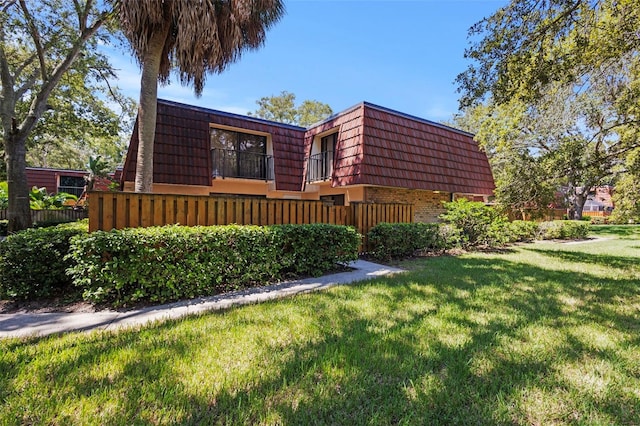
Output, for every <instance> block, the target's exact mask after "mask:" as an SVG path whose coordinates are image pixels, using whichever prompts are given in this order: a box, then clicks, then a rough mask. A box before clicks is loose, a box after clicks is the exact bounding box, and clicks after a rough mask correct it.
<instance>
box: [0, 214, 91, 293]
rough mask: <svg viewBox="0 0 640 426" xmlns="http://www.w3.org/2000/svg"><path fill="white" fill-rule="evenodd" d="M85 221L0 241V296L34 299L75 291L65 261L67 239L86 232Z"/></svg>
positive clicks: (70, 262)
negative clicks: (67, 273)
mask: <svg viewBox="0 0 640 426" xmlns="http://www.w3.org/2000/svg"><path fill="white" fill-rule="evenodd" d="M88 228H89V222H88V220H86V219H85V220H82V221H78V222H73V223H65V224H62V225H57V226H53V227H49V228H38V229H35V228H32V229H27V230H24V231H20V232H17V233H15V234H12V235H9V236H8V237H7V238H6V239H5V240H4V241H2V242H0V297H2V298H10V299H19V300H20V299H21V300H26V299H34V298H39V297H50V296H60V295H63V294H65V293H67V292H69V291H70V290H74V287H73V283H72V281H71V279H70V278H69V277H68V276H67V275H66V273H65V271H66V269H67V268H69V267H71V266H73V263H72V262H73V260H72V259H66V258H65V255H66V254H67V253H68V252H69V246H70V240H71V238H72V237H75V236H77V235H85V234H87V232H88Z"/></svg>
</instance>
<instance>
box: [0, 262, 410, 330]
mask: <svg viewBox="0 0 640 426" xmlns="http://www.w3.org/2000/svg"><path fill="white" fill-rule="evenodd" d="M349 266H350V267H352V268H353V270H352V271H348V272H341V273H338V274H332V275H326V276H323V277H318V278H306V279H303V280H297V281H288V282H283V283H280V284H274V285H270V286H266V287H259V288H252V289H248V290H243V291H237V292H233V293H227V294H223V295H218V296H211V297H202V298H199V299H192V300H187V301H182V302H175V303H170V304H167V305H159V306H151V307H148V308H144V309H139V310H131V311H122V312H118V311H101V312H92V313H43V314H35V313H33V314H30V313H17V314H0V338H7V337H25V336H45V335H49V334H54V333H63V332H67V331H88V330H115V329H118V328H122V327H130V326H135V325H142V324H146V323H148V322H151V321H159V320H164V319H169V318H179V317H183V316H185V315H189V314H194V313H199V312H205V311H211V310H217V309H225V308H228V307H231V306H236V305H246V304H250V303H258V302H262V301H265V300H270V299H277V298H281V297H286V296H290V295H293V294H299V293H306V292H310V291H315V290H320V289H324V288H329V287H332V286H335V285H341V284H349V283H352V282H355V281H361V280H366V279H371V278H377V277H380V276H383V275H387V274H392V273H397V272H402V271H403V270H402V269H398V268H393V267H389V266H384V265H379V264H377V263H372V262H367V261H364V260H358V261H356V262H353V263H352V264H350V265H349Z"/></svg>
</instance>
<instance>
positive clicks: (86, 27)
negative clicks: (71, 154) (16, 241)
mask: <svg viewBox="0 0 640 426" xmlns="http://www.w3.org/2000/svg"><path fill="white" fill-rule="evenodd" d="M0 7H1V8H2V13H1V14H0V81H1V85H0V86H1V88H2V90H1V100H2V102H1V103H0V106H1V107H0V124H1V126H2V131H1V133H2V137H3V142H4V150H5V152H4V153H5V159H6V164H7V174H8V179H7V180H8V181H9V206H8V217H9V228H10V231H17V230H20V229H24V228H26V227H28V226H30V224H31V217H30V214H29V205H28V202H29V198H28V193H29V188H28V186H27V181H26V172H25V167H26V152H27V148H32V151H37V147H38V146H39V145H43V146H47V145H48V144H50V143H53V144H57V143H58V142H59V141H65V143H67V142H72V143H74V144H76V143H77V142H79V141H88V140H93V139H94V138H98V139H100V138H107V139H110V138H113V137H115V135H117V132H118V127H119V121H118V117H117V115H115V114H113V113H112V112H111V111H110V109H109V108H108V106H107V101H105V100H104V97H105V96H106V95H108V94H109V93H117V89H116V88H115V87H113V86H109V83H108V82H107V79H108V78H110V77H113V76H114V72H113V70H112V68H111V66H110V65H109V63H108V61H107V59H106V57H105V56H104V55H102V54H100V53H99V52H98V50H97V46H98V43H109V41H110V39H109V38H108V37H107V35H106V31H104V29H105V24H106V23H108V21H109V19H110V18H111V12H112V11H111V4H110V2H102V1H99V0H79V1H74V2H68V1H61V0H48V1H39V2H26V1H20V2H18V1H9V2H4V3H3V4H2V6H0ZM80 143H84V142H80ZM49 151H50V150H49V148H44V149H43V150H42V152H49Z"/></svg>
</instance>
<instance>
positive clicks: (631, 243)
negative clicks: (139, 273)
mask: <svg viewBox="0 0 640 426" xmlns="http://www.w3.org/2000/svg"><path fill="white" fill-rule="evenodd" d="M594 234H595V235H597V236H599V237H603V238H607V239H606V240H598V241H595V242H587V243H581V244H575V243H553V242H545V243H534V244H527V245H521V246H516V247H512V248H510V249H508V250H506V251H502V252H490V253H481V252H478V253H470V254H465V255H462V256H457V257H449V256H443V257H432V258H424V259H419V260H413V261H410V262H405V263H404V264H403V265H404V266H405V267H407V268H409V269H411V271H410V272H409V273H406V274H403V275H398V276H394V277H390V278H384V279H377V280H375V281H369V282H366V283H361V284H357V285H353V286H348V287H337V288H333V289H330V290H328V291H322V292H319V293H313V294H307V295H302V296H296V297H292V298H289V299H285V300H280V301H274V302H269V303H264V304H260V305H253V306H245V307H240V308H235V309H231V310H228V311H225V312H217V313H211V314H207V315H202V316H199V317H195V318H193V317H192V318H188V319H183V320H177V321H172V322H165V323H162V324H156V325H152V326H147V327H144V328H142V329H139V330H129V331H122V332H118V333H107V332H95V333H88V334H75V333H73V334H67V335H64V336H61V337H48V338H42V339H32V340H4V341H0V401H1V404H2V410H0V424H3V425H4V424H21V423H28V424H74V423H75V424H107V425H108V424H123V425H124V424H127V425H128V424H136V423H137V424H216V423H220V424H376V425H377V424H398V423H399V424H416V425H422V424H637V423H638V419H640V227H604V226H603V227H598V228H596V229H595V231H594Z"/></svg>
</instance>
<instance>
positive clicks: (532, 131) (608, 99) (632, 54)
mask: <svg viewBox="0 0 640 426" xmlns="http://www.w3.org/2000/svg"><path fill="white" fill-rule="evenodd" d="M470 36H471V37H473V38H475V39H476V40H477V41H475V42H474V43H473V44H472V45H471V47H470V48H469V49H468V50H467V52H466V56H467V57H468V58H470V59H472V60H473V61H474V62H473V63H472V64H471V65H470V66H469V68H468V69H467V70H466V71H465V72H464V73H462V74H460V75H459V76H458V78H457V82H458V85H459V90H460V91H461V92H462V98H461V106H462V107H463V108H465V110H464V113H463V115H464V116H465V118H463V119H461V120H460V121H461V122H465V121H471V122H474V123H475V126H476V128H477V129H478V138H479V139H480V140H481V142H482V143H483V145H484V146H485V149H486V150H487V153H488V154H489V156H490V158H491V160H492V165H493V166H494V168H495V169H496V170H494V172H497V175H501V174H502V173H503V172H504V171H505V170H506V165H508V164H509V162H510V161H512V160H514V159H517V158H522V156H523V155H524V156H527V155H528V156H531V157H532V158H534V159H536V161H529V162H528V164H530V165H531V166H535V167H537V168H538V169H539V170H542V171H544V181H545V182H547V183H548V184H552V185H556V186H557V187H558V188H563V189H564V193H565V194H566V198H567V202H568V205H569V206H570V209H571V210H572V211H574V212H575V217H576V218H579V217H580V216H581V213H582V206H583V205H584V202H585V201H586V198H587V196H588V193H589V190H590V189H591V187H592V186H595V185H599V184H603V183H611V182H612V181H614V180H615V179H617V178H619V177H621V176H622V174H619V173H618V171H620V170H623V169H621V168H620V167H619V165H620V164H622V163H624V162H625V158H626V157H627V156H628V155H629V154H630V153H631V152H633V150H634V149H636V148H637V147H638V146H640V137H639V136H640V55H639V53H640V7H638V3H637V0H600V1H595V0H570V1H561V0H543V1H537V2H530V1H525V0H513V1H511V2H510V3H509V4H508V5H507V6H505V7H503V8H501V9H499V10H498V11H497V12H496V13H494V14H493V15H492V16H490V17H488V18H485V19H484V20H482V21H481V22H479V23H477V24H476V25H475V26H474V27H472V29H471V30H470ZM469 117H472V118H473V117H475V120H474V119H469ZM502 166H505V167H502ZM532 170H533V169H531V170H530V172H532ZM529 174H530V175H532V173H529ZM514 177H517V176H515V175H514ZM505 183H506V184H513V183H514V181H509V180H506V181H504V182H502V183H501V182H500V181H498V182H497V184H498V185H499V187H498V191H497V192H498V194H499V193H500V190H501V189H503V188H502V186H501V185H502V184H505ZM511 186H512V187H513V188H516V187H518V185H511Z"/></svg>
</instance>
